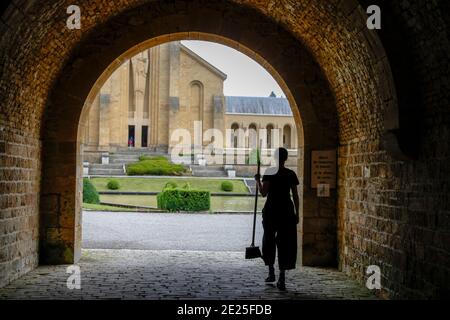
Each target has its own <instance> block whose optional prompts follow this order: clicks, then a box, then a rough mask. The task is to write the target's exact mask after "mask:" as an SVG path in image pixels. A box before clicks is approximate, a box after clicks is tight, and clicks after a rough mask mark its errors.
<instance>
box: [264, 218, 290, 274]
mask: <svg viewBox="0 0 450 320" xmlns="http://www.w3.org/2000/svg"><path fill="white" fill-rule="evenodd" d="M294 219H295V218H294ZM288 220H289V221H283V222H276V221H272V220H271V219H267V218H265V219H264V218H263V228H264V235H263V243H262V255H263V259H264V263H265V265H266V266H271V265H274V264H275V256H276V251H277V249H278V266H279V268H280V270H290V269H295V264H296V261H297V225H296V223H295V222H293V221H291V220H292V219H288Z"/></svg>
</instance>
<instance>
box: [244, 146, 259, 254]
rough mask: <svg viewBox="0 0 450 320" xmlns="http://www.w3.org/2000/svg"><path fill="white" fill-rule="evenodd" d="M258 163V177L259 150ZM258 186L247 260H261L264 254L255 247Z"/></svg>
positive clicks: (246, 250)
mask: <svg viewBox="0 0 450 320" xmlns="http://www.w3.org/2000/svg"><path fill="white" fill-rule="evenodd" d="M256 151H257V152H256V163H257V166H258V175H259V174H260V169H261V161H260V157H259V149H257V150H256ZM258 193H259V190H258V184H256V192H255V209H254V211H253V236H252V244H251V245H250V247H247V248H246V249H245V259H256V258H261V257H262V254H261V251H260V250H259V247H255V228H256V210H258Z"/></svg>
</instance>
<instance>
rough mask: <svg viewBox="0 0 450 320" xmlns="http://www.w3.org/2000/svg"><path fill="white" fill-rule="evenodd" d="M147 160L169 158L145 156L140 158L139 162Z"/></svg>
mask: <svg viewBox="0 0 450 320" xmlns="http://www.w3.org/2000/svg"><path fill="white" fill-rule="evenodd" d="M145 160H167V158H166V157H164V156H146V155H144V154H143V155H140V156H139V161H145ZM167 161H168V160H167Z"/></svg>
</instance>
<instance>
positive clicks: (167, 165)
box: [127, 156, 186, 176]
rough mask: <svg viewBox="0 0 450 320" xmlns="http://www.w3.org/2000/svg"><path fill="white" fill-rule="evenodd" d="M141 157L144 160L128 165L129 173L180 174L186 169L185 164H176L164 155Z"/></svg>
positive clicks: (135, 174) (132, 174)
mask: <svg viewBox="0 0 450 320" xmlns="http://www.w3.org/2000/svg"><path fill="white" fill-rule="evenodd" d="M140 159H142V160H140V161H139V162H136V163H132V164H129V165H127V174H128V175H130V176H137V175H154V176H162V175H164V176H180V175H182V174H183V173H184V172H185V171H186V167H185V166H183V165H181V164H174V163H172V162H170V161H169V160H168V159H167V158H165V157H163V156H158V157H147V156H141V157H140Z"/></svg>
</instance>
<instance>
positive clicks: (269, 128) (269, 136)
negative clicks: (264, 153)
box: [266, 124, 273, 149]
mask: <svg viewBox="0 0 450 320" xmlns="http://www.w3.org/2000/svg"><path fill="white" fill-rule="evenodd" d="M266 130H267V148H268V149H272V145H273V144H272V130H273V125H272V124H268V125H267V127H266Z"/></svg>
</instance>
